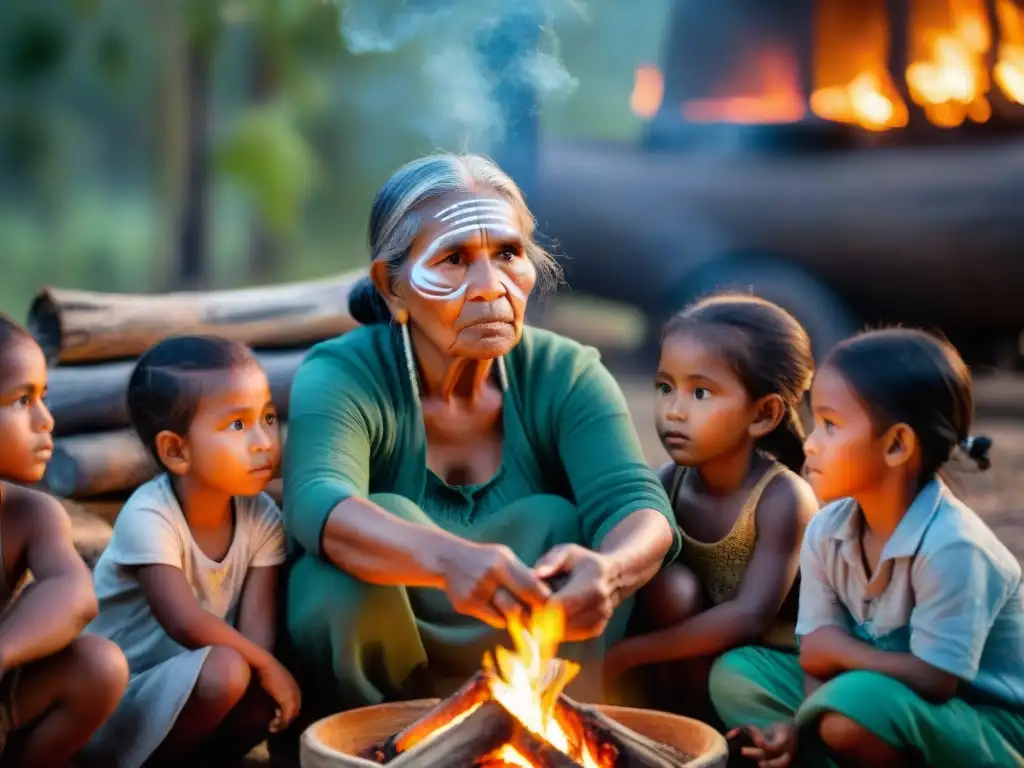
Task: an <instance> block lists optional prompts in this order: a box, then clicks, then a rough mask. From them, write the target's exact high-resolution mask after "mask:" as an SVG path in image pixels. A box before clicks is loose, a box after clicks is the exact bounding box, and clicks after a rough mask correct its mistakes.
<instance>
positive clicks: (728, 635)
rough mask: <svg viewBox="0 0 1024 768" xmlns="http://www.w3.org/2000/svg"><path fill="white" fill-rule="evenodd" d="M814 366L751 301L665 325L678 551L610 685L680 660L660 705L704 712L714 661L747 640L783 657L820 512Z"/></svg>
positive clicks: (783, 325)
mask: <svg viewBox="0 0 1024 768" xmlns="http://www.w3.org/2000/svg"><path fill="white" fill-rule="evenodd" d="M812 368H813V359H812V357H811V348H810V341H809V340H808V337H807V334H806V332H805V331H804V329H803V328H802V327H801V326H800V324H799V323H798V322H797V321H796V320H795V319H794V318H793V317H792V316H791V315H789V314H788V313H787V312H785V311H784V310H783V309H781V308H780V307H778V306H776V305H774V304H772V303H770V302H767V301H764V300H762V299H758V298H755V297H753V296H746V295H732V294H726V295H719V296H715V297H712V298H708V299H704V300H702V301H699V302H697V303H696V304H694V305H692V306H690V307H688V308H686V309H684V310H683V311H682V312H681V313H680V314H678V315H677V316H676V317H674V318H673V319H672V320H670V321H669V323H668V325H667V326H666V327H665V330H664V333H663V336H662V344H661V360H660V363H659V366H658V375H657V378H656V380H655V385H656V387H657V406H656V408H657V411H656V421H657V428H658V434H659V435H660V437H661V440H662V443H663V445H664V446H665V449H666V450H667V451H668V453H669V456H671V458H672V462H670V463H669V464H668V465H666V466H665V467H664V468H663V469H662V471H661V477H662V482H663V484H664V486H665V489H666V491H667V492H668V494H669V497H670V499H671V501H672V503H673V505H674V508H675V512H676V518H677V520H678V521H679V526H680V529H681V530H682V532H683V551H682V554H681V555H680V559H679V561H678V563H677V564H674V565H672V566H669V567H668V568H666V569H665V570H664V571H663V572H662V573H661V574H660V575H659V576H658V577H656V579H655V580H654V581H653V582H652V583H651V584H650V585H649V587H648V588H647V589H645V590H644V591H643V592H642V593H641V598H640V599H641V609H642V610H645V613H646V620H647V623H648V625H649V626H650V627H652V628H653V629H654V630H655V631H653V632H650V633H649V634H642V635H639V636H635V637H632V638H630V639H628V640H626V641H624V642H622V643H620V644H619V645H618V646H616V647H614V648H613V649H612V650H611V651H610V653H609V656H608V659H607V666H608V676H609V677H610V678H614V677H616V676H618V675H621V674H622V673H623V672H624V671H626V670H628V669H630V668H632V667H638V666H641V665H649V664H656V663H662V662H681V661H685V662H687V663H686V664H685V665H675V666H674V669H673V670H672V671H671V673H669V674H664V675H659V678H660V679H661V680H663V681H664V682H665V683H667V684H668V686H669V688H670V690H669V691H667V694H668V696H667V699H668V700H666V701H663V702H660V703H661V704H662V706H665V707H669V708H672V709H674V710H677V711H686V712H687V713H688V714H693V715H706V714H707V710H709V709H710V706H709V702H708V700H707V674H708V671H709V669H710V663H711V661H712V660H713V659H714V658H715V657H716V656H718V655H719V654H721V653H722V652H723V651H726V650H728V649H730V648H734V647H736V646H739V645H744V644H746V643H753V642H766V643H770V644H774V645H779V646H782V647H789V648H792V646H793V628H794V622H795V618H796V598H795V594H794V593H795V590H794V588H793V585H794V581H795V579H796V575H797V560H798V556H799V551H800V541H801V538H802V536H803V531H804V528H805V525H806V523H807V521H808V519H809V518H810V517H811V515H813V514H814V512H815V510H816V509H817V502H816V500H815V499H814V494H813V493H812V492H811V490H810V488H809V487H808V486H807V484H806V483H805V482H804V481H803V480H802V479H801V478H800V476H799V474H798V473H799V471H800V467H801V465H802V463H803V458H804V455H803V448H802V442H803V430H802V427H801V424H800V420H799V416H798V414H797V412H796V409H797V407H798V405H799V403H800V401H801V399H802V398H803V396H804V394H805V392H806V390H807V387H808V386H809V384H810V378H811V371H812ZM642 615H643V614H642ZM656 693H657V692H656ZM659 698H662V697H659Z"/></svg>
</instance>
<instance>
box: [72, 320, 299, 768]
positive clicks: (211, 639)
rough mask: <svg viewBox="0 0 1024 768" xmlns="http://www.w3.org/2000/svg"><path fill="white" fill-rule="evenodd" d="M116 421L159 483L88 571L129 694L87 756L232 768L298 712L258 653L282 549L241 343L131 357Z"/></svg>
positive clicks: (267, 409) (200, 340) (262, 398)
mask: <svg viewBox="0 0 1024 768" xmlns="http://www.w3.org/2000/svg"><path fill="white" fill-rule="evenodd" d="M128 409H129V412H130V414H131V419H132V424H133V426H134V427H135V430H136V431H137V432H138V435H139V438H140V439H141V440H142V441H143V442H144V443H145V444H146V446H147V447H148V448H149V450H150V451H151V452H152V454H153V456H154V458H155V459H156V461H157V463H158V464H159V466H160V467H161V468H162V469H163V470H164V471H163V473H162V474H160V475H159V476H158V477H156V478H155V479H154V480H151V481H150V482H148V483H146V484H145V485H143V486H142V487H140V488H139V489H138V490H137V491H136V492H135V493H134V494H133V495H132V497H131V498H130V499H129V500H128V502H127V504H126V505H125V507H124V509H123V510H122V511H121V513H120V514H119V515H118V518H117V522H116V523H115V524H114V535H113V538H112V539H111V541H110V545H109V546H108V548H107V550H106V551H105V552H104V553H103V556H102V557H101V558H100V560H99V562H98V563H97V565H96V572H95V580H96V592H97V594H98V596H99V602H100V610H99V616H97V618H96V620H95V621H93V623H92V624H91V625H90V626H89V630H90V631H91V632H93V633H95V634H98V635H102V636H104V637H108V638H111V639H112V640H114V641H116V642H117V643H118V645H120V646H121V648H122V649H123V650H124V652H125V655H126V656H127V657H128V663H129V666H130V669H131V681H130V682H129V684H128V690H127V693H126V694H125V696H124V699H123V701H122V703H121V705H120V706H119V707H118V709H117V711H116V712H115V713H114V715H113V717H111V719H110V721H109V722H108V723H107V725H106V726H105V727H104V728H102V729H101V730H100V732H99V733H98V734H97V735H96V737H95V738H94V739H93V741H92V742H91V743H90V745H89V748H88V750H87V752H88V756H89V757H90V758H92V759H94V760H95V761H96V762H97V764H100V765H104V766H111V767H112V768H136V767H137V766H141V765H142V764H143V763H145V764H147V765H168V764H174V765H191V764H192V762H191V761H192V760H200V759H201V760H202V761H203V764H204V765H206V764H209V765H231V764H233V763H232V760H237V759H240V758H241V757H242V756H244V754H245V753H246V752H248V750H249V749H251V748H252V747H253V746H255V745H256V744H257V743H259V742H260V741H262V740H263V739H264V738H265V737H266V736H267V733H268V730H278V729H280V728H281V727H283V726H284V725H285V724H287V723H288V722H289V721H290V720H291V719H292V718H293V717H294V716H295V714H296V712H297V710H298V708H299V690H298V687H297V685H296V683H295V681H294V679H293V678H292V676H291V675H290V674H289V673H288V672H287V671H286V670H285V669H284V667H282V666H281V664H280V663H279V662H278V661H277V660H275V659H274V657H273V656H272V655H271V648H272V646H273V643H274V626H275V614H276V605H275V603H276V585H277V573H276V572H277V567H278V565H280V564H281V562H282V561H283V560H284V545H283V533H282V528H281V520H280V513H279V511H278V509H277V506H276V505H275V504H274V502H273V501H272V500H271V498H270V497H269V496H267V495H266V494H265V493H262V491H263V489H264V488H265V487H266V485H267V483H268V482H269V481H270V479H271V478H272V477H273V475H274V470H275V468H276V467H277V463H278V458H279V455H280V436H279V434H278V425H277V419H276V414H275V411H274V404H273V402H271V399H270V386H269V384H268V382H267V377H266V375H265V374H264V372H263V369H262V368H261V367H260V365H259V363H258V362H257V361H256V360H255V358H254V357H253V356H252V354H251V353H250V352H249V351H248V350H247V349H246V348H245V347H244V346H243V345H241V344H237V343H235V342H231V341H226V340H223V339H217V338H212V337H204V336H183V337H178V338H172V339H168V340H166V341H163V342H161V343H159V344H157V345H156V346H155V347H153V348H151V349H150V350H148V351H147V352H146V353H145V354H144V355H142V357H141V358H140V359H139V362H138V364H137V365H136V367H135V370H134V372H133V373H132V376H131V380H130V382H129V385H128ZM275 706H276V713H275V711H274V708H275Z"/></svg>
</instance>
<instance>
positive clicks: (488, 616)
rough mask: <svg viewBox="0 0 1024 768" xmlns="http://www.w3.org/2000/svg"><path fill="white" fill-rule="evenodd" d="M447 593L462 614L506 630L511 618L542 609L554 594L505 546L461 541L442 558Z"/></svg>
mask: <svg viewBox="0 0 1024 768" xmlns="http://www.w3.org/2000/svg"><path fill="white" fill-rule="evenodd" d="M440 561H441V572H442V577H443V579H444V590H445V592H446V593H447V595H448V599H449V600H451V602H452V605H453V606H454V608H455V610H457V611H458V612H459V613H463V614H466V615H467V616H473V617H474V618H477V619H480V620H481V621H484V622H486V623H488V624H490V625H491V626H492V627H497V628H499V629H503V628H504V627H505V625H506V624H507V623H508V617H510V616H513V615H519V614H521V613H522V612H523V611H524V610H526V609H532V608H535V607H537V606H540V605H543V604H544V603H546V602H547V600H548V599H549V598H550V597H551V590H550V589H548V587H547V585H546V584H545V583H544V582H543V580H542V579H541V578H540V576H538V575H537V574H536V573H534V571H533V570H531V569H530V568H529V567H527V566H526V564H525V563H523V562H522V561H521V560H520V559H519V558H518V557H516V555H515V553H514V552H513V551H512V550H511V549H509V548H508V547H506V546H504V545H502V544H476V543H473V542H469V541H464V540H459V541H458V542H456V543H455V544H454V545H453V546H452V547H451V548H448V549H447V551H446V552H445V553H444V554H442V556H441V557H440Z"/></svg>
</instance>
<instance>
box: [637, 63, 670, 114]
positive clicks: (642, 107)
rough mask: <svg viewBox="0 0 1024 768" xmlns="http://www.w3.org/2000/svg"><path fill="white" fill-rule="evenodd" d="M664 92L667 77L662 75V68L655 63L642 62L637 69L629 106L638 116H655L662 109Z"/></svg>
mask: <svg viewBox="0 0 1024 768" xmlns="http://www.w3.org/2000/svg"><path fill="white" fill-rule="evenodd" d="M664 93H665V78H663V77H662V75H661V70H660V69H658V68H657V67H656V66H654V65H653V64H642V65H640V66H639V67H637V70H636V77H635V79H634V82H633V92H632V93H631V94H630V96H629V108H630V109H632V110H633V112H634V114H636V115H637V116H638V117H643V118H651V117H654V116H655V115H656V114H658V110H659V109H661V100H662V98H663V97H664Z"/></svg>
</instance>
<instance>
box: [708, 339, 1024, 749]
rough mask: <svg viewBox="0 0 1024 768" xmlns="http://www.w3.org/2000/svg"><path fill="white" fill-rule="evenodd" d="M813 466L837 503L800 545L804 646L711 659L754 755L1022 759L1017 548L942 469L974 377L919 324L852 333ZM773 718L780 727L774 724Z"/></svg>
mask: <svg viewBox="0 0 1024 768" xmlns="http://www.w3.org/2000/svg"><path fill="white" fill-rule="evenodd" d="M811 402H812V405H813V407H814V423H815V427H814V432H813V434H812V435H811V436H810V438H809V439H808V441H807V445H806V450H807V474H808V477H809V479H810V482H811V485H812V486H813V487H814V490H815V491H816V493H817V494H818V496H819V497H820V498H821V499H822V500H823V501H829V502H833V503H831V504H830V505H829V506H828V507H826V508H825V509H823V510H822V511H821V512H820V513H819V514H818V515H817V516H816V517H815V518H814V520H813V521H812V522H811V524H810V526H809V527H808V529H807V536H806V539H805V541H804V545H803V551H802V552H801V556H800V570H801V578H802V586H801V591H800V614H799V622H798V624H797V633H798V635H799V636H800V656H799V659H797V658H794V657H793V656H788V655H784V654H780V653H777V652H775V651H771V650H767V649H763V648H742V649H739V650H737V651H733V652H732V653H730V654H727V655H726V656H724V657H723V658H721V659H720V660H719V661H718V663H717V664H716V666H715V668H714V670H713V671H712V677H711V695H712V699H713V700H714V704H715V707H716V709H717V710H718V713H719V714H720V715H721V717H722V719H723V720H724V721H725V722H726V724H727V725H728V726H740V725H752V726H754V728H751V729H750V736H751V738H752V740H753V742H754V745H753V746H752V747H751V748H750V749H748V750H747V754H748V755H750V756H752V757H754V758H755V759H757V760H759V761H760V765H762V766H774V765H787V764H789V762H790V761H791V760H792V759H793V757H794V756H795V752H796V748H797V741H798V736H799V747H800V753H801V755H802V756H803V757H805V758H807V759H806V760H805V764H809V765H817V764H821V763H820V762H815V760H816V758H818V756H819V753H820V752H821V747H823V746H824V747H825V748H827V750H828V751H829V752H830V753H831V756H832V757H834V758H837V759H838V761H839V762H840V763H841V764H843V765H851V766H874V767H875V768H886V767H887V766H902V765H906V766H909V765H929V766H937V767H938V768H942V767H943V766H950V767H952V766H967V765H970V766H993V768H994V767H995V766H1011V765H1024V597H1022V593H1021V568H1020V565H1019V563H1018V562H1017V560H1016V558H1014V556H1013V555H1012V554H1011V553H1010V552H1009V551H1008V550H1007V548H1006V547H1005V546H1003V544H1001V543H1000V542H999V540H998V539H997V538H996V536H995V535H994V534H993V533H992V531H991V530H989V529H988V527H986V526H985V524H984V523H983V522H982V521H981V520H980V519H979V518H978V517H977V516H976V515H975V514H974V513H973V512H972V511H971V510H970V509H968V508H967V507H965V506H964V505H963V504H962V503H961V502H960V501H958V500H957V499H956V498H955V497H954V496H953V495H952V494H951V493H950V491H949V489H948V488H947V487H946V486H945V485H944V484H943V482H942V481H941V480H940V479H939V478H938V472H939V470H940V469H941V467H942V466H943V465H944V464H945V463H946V462H947V461H948V460H949V459H950V458H951V456H952V455H953V453H954V451H956V450H957V449H958V446H959V447H960V449H961V450H963V451H966V453H967V455H968V456H969V457H970V458H972V459H974V460H975V461H976V462H977V463H978V466H979V467H980V468H982V469H985V468H986V467H987V466H988V460H987V458H986V452H987V449H988V446H989V445H990V442H989V441H988V440H986V439H984V438H980V437H979V438H971V437H969V434H970V428H971V416H972V411H973V396H972V393H971V378H970V374H969V372H968V370H967V367H966V366H965V365H964V362H963V361H962V360H961V359H960V356H959V355H958V354H957V352H956V350H955V349H954V348H953V347H952V346H951V345H949V344H947V343H945V342H944V341H940V340H939V339H937V338H935V337H933V336H931V335H929V334H926V333H923V332H921V331H914V330H896V329H894V330H884V331H874V332H870V333H865V334H862V335H860V336H856V337H854V338H852V339H849V340H847V341H845V342H843V343H842V344H840V345H839V346H838V347H836V349H835V350H834V351H833V352H832V354H831V355H830V357H829V358H828V360H827V361H826V363H825V366H824V368H823V369H822V370H821V372H820V373H819V374H818V376H817V377H816V379H815V382H814V387H813V389H812V391H811ZM759 729H768V731H767V733H764V732H762V731H761V730H759Z"/></svg>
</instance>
